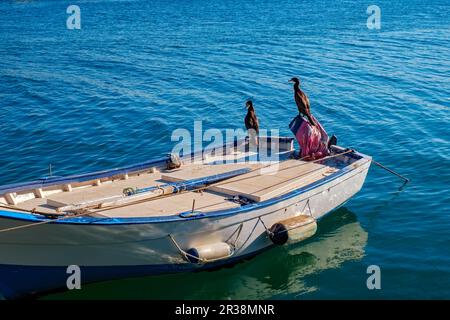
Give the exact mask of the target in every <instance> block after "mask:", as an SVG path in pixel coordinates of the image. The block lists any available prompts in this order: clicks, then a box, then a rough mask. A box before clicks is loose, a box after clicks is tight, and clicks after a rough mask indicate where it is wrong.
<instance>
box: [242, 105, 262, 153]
mask: <svg viewBox="0 0 450 320" xmlns="http://www.w3.org/2000/svg"><path fill="white" fill-rule="evenodd" d="M245 107H246V108H247V115H246V116H245V119H244V122H245V128H247V130H248V136H249V141H250V142H251V143H255V144H258V134H259V122H258V118H257V117H256V113H255V108H254V107H253V102H252V101H251V100H247V102H246V103H245Z"/></svg>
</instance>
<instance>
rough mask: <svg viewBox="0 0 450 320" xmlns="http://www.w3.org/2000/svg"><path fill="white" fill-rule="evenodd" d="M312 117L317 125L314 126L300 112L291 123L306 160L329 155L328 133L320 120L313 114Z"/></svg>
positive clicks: (302, 155) (290, 126) (290, 125)
mask: <svg viewBox="0 0 450 320" xmlns="http://www.w3.org/2000/svg"><path fill="white" fill-rule="evenodd" d="M311 117H312V119H313V120H314V122H315V124H316V125H315V126H312V125H311V124H310V123H309V122H308V120H306V119H304V118H303V117H302V116H301V115H300V114H299V115H298V116H297V117H295V118H294V119H293V120H292V121H291V123H290V124H289V128H290V129H291V131H292V132H293V133H294V135H295V138H296V139H297V142H298V144H299V145H300V149H301V150H300V151H301V155H300V156H301V157H302V158H305V160H316V159H320V158H323V157H326V156H328V155H329V151H328V134H327V132H326V131H325V129H324V128H323V127H322V125H321V124H320V122H319V121H318V120H317V119H316V118H315V117H314V116H313V115H311Z"/></svg>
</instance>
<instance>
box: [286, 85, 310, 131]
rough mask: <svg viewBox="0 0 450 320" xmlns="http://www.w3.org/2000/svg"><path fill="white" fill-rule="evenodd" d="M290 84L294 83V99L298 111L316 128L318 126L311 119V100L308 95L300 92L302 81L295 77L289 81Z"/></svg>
mask: <svg viewBox="0 0 450 320" xmlns="http://www.w3.org/2000/svg"><path fill="white" fill-rule="evenodd" d="M289 82H293V83H294V99H295V103H296V104H297V108H298V111H299V112H300V113H301V114H302V115H304V116H305V117H307V118H308V121H309V123H310V124H311V125H312V126H315V125H316V124H315V122H314V121H313V119H312V117H311V108H310V105H309V99H308V97H307V96H306V94H305V93H304V92H303V91H302V90H300V80H299V79H298V78H295V77H294V78H292V79H291V80H289Z"/></svg>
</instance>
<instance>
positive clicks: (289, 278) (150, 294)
mask: <svg viewBox="0 0 450 320" xmlns="http://www.w3.org/2000/svg"><path fill="white" fill-rule="evenodd" d="M367 238H368V235H367V232H366V231H365V230H364V229H363V228H362V227H361V225H360V223H359V222H358V220H357V218H356V215H355V214H354V213H352V212H351V211H349V210H348V209H346V208H340V209H338V210H337V211H335V212H333V213H331V214H329V215H328V216H326V217H324V218H323V219H322V220H321V221H320V223H319V228H318V232H317V234H316V235H315V236H314V237H312V238H311V239H310V240H307V241H305V242H302V243H299V244H297V245H292V246H281V247H275V248H273V249H271V250H269V251H267V252H265V253H263V254H261V255H259V256H257V257H255V258H254V259H251V260H250V261H246V262H243V263H239V264H236V265H234V266H232V267H230V268H223V269H220V270H216V271H204V272H197V273H184V274H173V275H164V276H150V277H144V278H134V279H125V280H116V281H108V282H102V283H95V284H90V285H85V286H83V287H82V290H73V291H70V292H65V293H61V294H53V295H49V296H47V297H46V298H47V299H55V298H56V299H74V298H75V299H77V298H83V299H105V298H110V299H114V298H118V299H126V298H130V299H270V298H283V297H287V298H296V297H297V296H299V295H302V294H305V293H308V292H313V291H317V290H319V288H317V287H316V286H315V285H309V284H308V282H314V279H312V278H314V276H315V275H317V274H319V273H320V272H322V271H325V270H329V269H335V268H339V267H340V266H341V265H342V264H343V263H345V262H350V261H358V260H360V259H362V258H363V256H364V248H365V246H366V244H367ZM311 279H312V281H308V280H311Z"/></svg>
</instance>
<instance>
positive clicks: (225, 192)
mask: <svg viewBox="0 0 450 320" xmlns="http://www.w3.org/2000/svg"><path fill="white" fill-rule="evenodd" d="M214 158H216V157H214ZM222 159H223V158H222ZM215 160H220V157H219V158H218V159H211V158H210V159H209V160H208V162H200V163H199V162H193V163H184V164H183V165H182V166H181V167H180V168H179V169H176V170H171V171H166V170H162V171H161V172H159V171H157V170H150V171H149V170H147V171H144V172H139V173H134V174H133V173H130V174H129V175H128V174H127V175H124V176H122V177H115V178H114V179H105V180H104V181H100V182H96V183H91V184H88V185H82V186H75V187H72V186H61V187H60V188H59V189H56V190H50V191H47V193H46V194H41V196H40V197H38V196H33V194H34V195H36V190H31V191H29V192H31V194H32V196H30V195H29V194H28V196H27V197H28V198H22V199H23V200H22V201H20V202H18V203H17V204H16V205H15V206H16V207H18V208H20V209H23V210H35V211H37V212H42V213H49V214H56V213H58V211H59V209H61V208H65V207H66V206H80V205H81V206H86V208H88V210H90V211H92V212H93V215H100V216H108V217H147V216H167V215H177V214H180V213H183V212H189V211H191V210H192V208H193V202H194V200H195V206H194V209H195V211H201V212H205V213H207V212H211V211H216V210H223V209H230V208H234V207H238V206H240V204H239V203H237V202H235V201H232V199H231V198H232V197H233V196H238V195H239V196H241V197H244V198H247V199H249V200H250V201H255V202H260V201H265V200H268V199H271V198H274V197H277V196H280V195H282V194H285V193H287V192H290V191H292V190H295V189H298V188H300V187H303V186H305V185H308V184H310V183H313V182H315V181H317V180H319V179H321V178H323V177H325V176H327V175H330V174H332V173H333V172H336V171H337V170H338V169H337V168H335V167H331V166H326V165H323V164H318V163H309V162H305V161H300V160H295V159H287V160H284V161H281V162H279V163H276V164H268V163H261V162H250V163H249V162H237V163H230V164H220V163H218V162H215ZM216 163H217V164H216ZM243 168H247V169H249V170H251V172H249V173H246V174H241V175H239V176H236V177H234V178H230V179H227V180H225V181H221V182H218V183H215V184H213V185H212V186H210V187H209V188H208V190H205V191H204V192H191V191H189V192H183V193H179V194H172V195H170V196H162V197H158V198H152V199H146V198H145V197H146V194H143V198H139V199H138V200H136V201H130V203H120V204H117V205H107V206H105V207H103V206H101V205H98V204H102V201H103V199H106V200H105V201H107V200H108V199H109V198H112V197H113V198H117V197H119V198H121V199H122V198H124V196H123V190H124V189H125V188H129V187H132V188H147V187H151V186H160V185H164V184H167V183H169V182H181V181H189V180H194V179H199V178H205V177H211V176H214V175H217V174H221V173H227V172H231V171H235V170H237V169H243ZM41 193H42V192H41ZM140 195H141V194H140ZM22 197H23V195H22ZM125 198H126V197H125ZM0 200H1V198H0ZM125 201H127V199H126V200H125ZM92 203H94V204H95V205H96V206H94V205H91V204H92ZM86 204H89V206H87V205H86ZM97 205H98V206H97ZM58 208H59V209H58ZM83 208H84V207H83Z"/></svg>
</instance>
